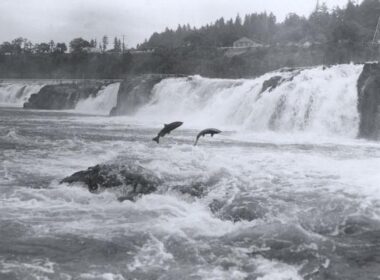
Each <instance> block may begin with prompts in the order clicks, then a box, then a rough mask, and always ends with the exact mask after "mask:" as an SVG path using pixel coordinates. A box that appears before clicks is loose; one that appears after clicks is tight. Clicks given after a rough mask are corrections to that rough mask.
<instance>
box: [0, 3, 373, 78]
mask: <svg viewBox="0 0 380 280" xmlns="http://www.w3.org/2000/svg"><path fill="white" fill-rule="evenodd" d="M379 16H380V1H379V0H364V1H362V2H361V3H355V2H354V1H352V0H349V1H348V2H347V5H346V7H344V8H339V7H336V8H333V9H331V10H329V9H328V8H327V6H326V5H325V4H320V5H319V4H318V5H316V7H315V9H314V11H313V12H312V13H311V14H310V15H309V16H308V17H303V16H299V15H296V14H289V15H288V16H287V17H286V18H285V20H284V21H283V22H277V19H276V17H275V15H273V14H272V13H253V14H247V15H245V16H244V17H241V16H240V15H237V16H236V17H235V18H233V19H228V20H225V19H224V18H220V19H218V20H216V21H215V22H214V23H212V24H208V25H206V26H203V27H200V28H194V27H191V26H190V25H189V24H187V25H179V26H178V27H177V28H176V29H175V30H173V29H169V28H166V29H165V30H164V31H163V32H161V33H154V34H152V36H151V37H150V38H149V39H148V40H146V41H145V42H143V43H142V44H140V45H138V46H137V50H138V51H140V52H136V51H133V52H132V51H130V50H127V49H126V46H125V44H124V40H123V42H122V41H121V39H119V38H114V40H113V42H112V43H110V42H109V38H108V37H107V36H104V37H103V38H102V40H101V41H100V42H97V40H96V39H91V40H89V41H88V40H85V39H83V38H75V39H73V40H71V42H70V43H69V46H66V44H65V43H55V42H54V41H50V42H45V43H38V44H32V43H31V42H30V41H29V40H27V39H24V38H16V39H15V40H13V41H11V42H4V43H3V44H1V45H0V77H1V78H7V77H11V78H123V77H125V76H126V75H135V74H141V73H168V74H187V75H191V74H200V75H203V76H208V77H222V78H236V77H251V76H256V75H260V74H262V73H265V72H267V71H271V70H275V69H277V68H280V67H284V66H288V67H292V66H311V65H316V64H335V63H349V62H351V61H354V62H363V61H365V60H369V59H378V57H379V54H380V52H379V44H378V39H379V40H380V36H379V38H375V43H376V44H371V42H372V40H373V35H374V31H375V28H376V25H377V22H378V18H379ZM241 37H248V38H250V39H252V40H254V41H257V42H259V43H261V44H262V45H265V46H266V47H265V48H258V49H255V50H253V51H250V52H247V53H244V54H241V55H237V56H227V55H226V52H225V51H224V50H223V48H221V47H229V46H232V44H233V42H234V41H236V40H238V39H239V38H241ZM304 43H309V44H310V45H311V47H310V48H307V49H304V48H302V47H295V46H300V45H302V44H304ZM91 48H93V49H96V50H97V52H95V53H94V52H91V51H90V49H91ZM152 50H153V51H152ZM68 51H69V52H68Z"/></svg>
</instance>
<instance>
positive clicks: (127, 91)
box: [110, 74, 180, 116]
mask: <svg viewBox="0 0 380 280" xmlns="http://www.w3.org/2000/svg"><path fill="white" fill-rule="evenodd" d="M169 77H180V76H179V75H163V74H148V75H139V76H133V77H129V78H127V79H125V80H123V81H122V82H121V83H120V88H119V93H118V96H117V105H116V107H114V108H113V109H112V111H111V113H110V115H111V116H120V115H131V114H133V113H135V112H136V111H137V110H138V109H139V108H140V107H141V106H143V105H144V104H147V103H148V102H149V101H150V99H151V97H152V89H153V87H154V86H155V85H156V84H158V83H159V82H161V80H163V79H165V78H169Z"/></svg>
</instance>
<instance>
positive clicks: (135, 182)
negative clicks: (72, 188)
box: [60, 164, 161, 201]
mask: <svg viewBox="0 0 380 280" xmlns="http://www.w3.org/2000/svg"><path fill="white" fill-rule="evenodd" d="M78 182H81V183H84V184H85V185H86V186H87V187H88V189H89V191H90V192H94V193H98V192H101V191H103V190H105V189H114V190H117V193H118V194H119V198H118V199H119V201H123V200H134V199H135V198H136V197H137V196H139V195H144V194H150V193H152V192H155V191H156V190H157V186H158V185H159V184H160V183H161V182H160V180H159V179H158V178H157V177H156V176H155V175H154V174H152V173H151V172H149V171H148V170H146V169H145V168H143V167H141V166H138V165H121V164H120V165H119V164H101V165H96V166H94V167H90V168H88V169H87V170H84V171H79V172H76V173H74V174H72V175H71V176H69V177H66V178H65V179H63V180H62V181H61V182H60V183H68V184H72V183H78Z"/></svg>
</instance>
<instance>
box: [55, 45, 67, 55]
mask: <svg viewBox="0 0 380 280" xmlns="http://www.w3.org/2000/svg"><path fill="white" fill-rule="evenodd" d="M54 51H55V53H60V54H62V53H65V52H66V51H67V46H66V44H65V43H57V45H56V46H55V50H54Z"/></svg>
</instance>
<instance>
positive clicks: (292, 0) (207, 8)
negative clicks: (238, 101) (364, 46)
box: [0, 0, 347, 47]
mask: <svg viewBox="0 0 380 280" xmlns="http://www.w3.org/2000/svg"><path fill="white" fill-rule="evenodd" d="M320 2H323V1H320ZM324 2H325V3H326V4H327V6H328V7H329V8H333V7H336V6H340V7H344V6H345V5H346V3H347V0H326V1H324ZM316 3H317V0H0V15H1V16H0V42H3V41H11V40H12V39H14V38H16V37H24V38H28V39H29V40H31V41H32V42H33V43H37V42H48V41H50V40H54V41H55V42H66V43H68V42H69V41H71V40H72V39H73V38H77V37H82V38H85V39H87V40H90V39H92V38H97V40H98V41H100V40H101V38H102V37H103V35H108V36H109V37H110V38H113V37H115V36H117V37H119V38H121V37H122V36H123V35H124V38H125V42H126V44H127V47H134V46H136V44H138V43H141V42H143V41H144V39H146V38H149V37H150V35H152V34H153V33H154V32H160V31H163V30H164V29H165V27H169V28H176V27H177V26H178V24H181V25H183V24H187V23H189V24H190V25H191V26H196V27H199V26H202V25H205V24H207V23H211V22H214V21H215V20H216V19H218V18H220V17H224V18H225V19H229V18H231V17H232V18H235V17H236V15H237V14H240V15H241V16H242V17H243V16H244V15H245V14H249V13H255V12H264V11H266V12H273V13H274V14H275V15H276V17H277V20H278V21H282V20H283V19H284V18H285V17H286V15H287V14H289V13H296V14H299V15H305V16H307V15H309V14H310V13H311V12H312V11H313V9H314V8H315V6H316ZM110 41H112V39H110Z"/></svg>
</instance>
